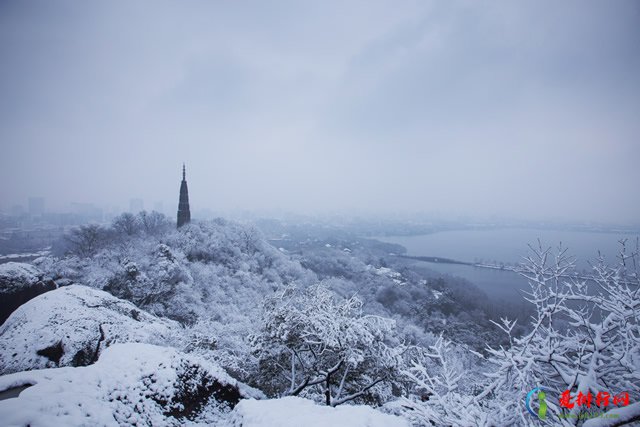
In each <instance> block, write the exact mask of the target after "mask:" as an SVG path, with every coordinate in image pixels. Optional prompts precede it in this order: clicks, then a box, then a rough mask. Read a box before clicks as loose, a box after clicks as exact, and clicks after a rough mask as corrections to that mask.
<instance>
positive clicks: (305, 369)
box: [253, 283, 403, 406]
mask: <svg viewBox="0 0 640 427" xmlns="http://www.w3.org/2000/svg"><path fill="white" fill-rule="evenodd" d="M394 326H395V325H394V322H393V321H392V320H390V319H385V318H382V317H379V316H371V315H363V313H362V301H360V300H359V299H358V298H357V297H355V296H353V297H351V298H346V299H342V298H339V297H337V296H336V295H335V294H334V293H333V292H331V291H330V290H329V289H327V288H326V287H325V286H324V285H323V284H322V283H321V284H318V285H314V286H311V287H309V288H307V289H304V290H301V289H299V288H295V287H288V288H286V289H285V290H284V291H282V292H280V293H279V294H278V295H277V296H275V297H273V298H270V299H269V300H268V301H267V302H266V304H265V313H264V323H263V327H262V331H261V333H260V334H259V335H256V336H255V337H253V346H254V351H255V353H256V355H257V356H258V358H259V360H260V367H261V372H260V375H261V377H262V378H265V379H270V384H269V386H270V390H269V391H270V392H271V393H272V394H289V395H298V394H304V395H307V396H310V397H316V398H320V396H322V400H323V401H324V402H325V403H326V404H327V405H331V406H337V405H340V404H342V403H345V402H348V401H352V400H354V399H357V398H366V397H368V398H369V399H374V400H375V399H376V395H377V398H378V400H380V394H384V393H390V391H389V390H388V389H384V388H383V383H384V382H385V381H387V382H388V381H391V380H392V379H393V378H394V372H395V369H396V368H397V366H398V363H399V361H400V357H399V356H400V353H401V352H402V351H403V350H402V346H391V345H389V344H390V343H389V338H390V337H391V336H392V333H393V330H394ZM386 385H387V387H388V386H389V384H386ZM374 389H375V390H374ZM374 391H375V393H374Z"/></svg>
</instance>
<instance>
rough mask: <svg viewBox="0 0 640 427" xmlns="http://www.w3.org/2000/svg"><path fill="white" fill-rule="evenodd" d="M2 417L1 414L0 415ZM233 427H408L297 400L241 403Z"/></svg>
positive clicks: (361, 410) (372, 413)
mask: <svg viewBox="0 0 640 427" xmlns="http://www.w3.org/2000/svg"><path fill="white" fill-rule="evenodd" d="M0 414H1V413H0ZM229 424H230V426H232V427H271V426H278V427H299V426H305V427H325V426H341V427H408V425H409V424H408V423H407V421H406V420H404V419H403V418H400V417H397V416H395V415H389V414H383V413H382V412H379V411H376V410H375V409H373V408H371V407H369V406H361V405H357V406H356V405H342V406H338V407H335V408H332V407H330V406H319V405H317V404H315V403H314V402H312V401H311V400H307V399H303V398H300V397H284V398H282V399H271V400H252V399H248V400H243V401H241V402H240V403H239V404H238V406H236V407H235V409H234V410H233V412H232V414H231V420H230V423H229Z"/></svg>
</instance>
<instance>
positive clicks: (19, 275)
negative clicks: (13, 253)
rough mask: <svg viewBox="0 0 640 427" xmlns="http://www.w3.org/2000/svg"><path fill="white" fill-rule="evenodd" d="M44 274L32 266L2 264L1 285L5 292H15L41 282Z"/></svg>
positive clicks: (0, 266) (13, 263)
mask: <svg viewBox="0 0 640 427" xmlns="http://www.w3.org/2000/svg"><path fill="white" fill-rule="evenodd" d="M41 276H42V273H41V272H40V270H38V269H37V268H36V267H34V266H33V265H31V264H24V263H21V262H8V263H6V264H0V283H1V284H2V290H3V291H4V292H15V291H17V290H19V289H20V288H22V287H23V286H31V285H33V284H34V283H37V282H39V281H40V277H41Z"/></svg>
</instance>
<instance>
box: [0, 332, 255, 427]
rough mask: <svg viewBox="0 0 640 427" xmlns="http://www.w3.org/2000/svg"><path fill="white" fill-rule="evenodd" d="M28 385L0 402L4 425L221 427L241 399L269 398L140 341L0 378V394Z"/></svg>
mask: <svg viewBox="0 0 640 427" xmlns="http://www.w3.org/2000/svg"><path fill="white" fill-rule="evenodd" d="M25 385H31V386H30V387H28V388H27V389H25V390H23V391H22V392H21V393H20V394H19V396H18V397H14V398H9V399H6V400H2V401H0V420H2V424H3V425H30V426H32V427H37V426H53V425H56V426H69V427H71V426H90V425H91V426H98V425H99V426H134V425H137V426H182V425H217V424H218V422H219V421H221V420H222V419H223V417H224V415H225V414H227V413H228V412H229V411H231V409H232V408H233V407H234V406H235V405H236V404H237V403H238V402H239V401H240V399H242V398H246V397H253V398H261V397H263V396H262V393H260V392H259V391H257V390H254V389H251V388H250V387H247V386H244V385H242V384H239V383H238V382H237V381H235V380H234V379H232V378H231V377H229V376H228V375H227V374H226V372H224V370H222V369H221V368H220V367H218V366H216V365H214V364H212V363H210V362H207V361H205V360H203V359H201V358H198V357H196V356H193V355H186V354H183V353H180V352H178V351H177V350H175V349H172V348H167V347H158V346H155V345H150V344H141V343H128V344H115V345H113V346H111V347H109V348H107V349H105V351H104V352H103V353H102V355H101V356H100V359H99V360H98V361H97V362H96V363H95V364H93V365H91V366H87V367H78V368H73V367H66V368H55V369H45V370H38V371H28V372H19V373H14V374H9V375H5V376H2V377H0V391H4V390H10V389H12V388H16V387H22V386H25Z"/></svg>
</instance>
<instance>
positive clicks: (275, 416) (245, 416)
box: [230, 397, 408, 427]
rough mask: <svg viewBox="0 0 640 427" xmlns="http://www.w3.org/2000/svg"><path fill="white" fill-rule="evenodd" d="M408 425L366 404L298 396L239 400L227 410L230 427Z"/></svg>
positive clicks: (371, 426)
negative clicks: (327, 403) (319, 402)
mask: <svg viewBox="0 0 640 427" xmlns="http://www.w3.org/2000/svg"><path fill="white" fill-rule="evenodd" d="M273 426H278V427H300V426H304V427H326V426H340V427H408V424H407V422H406V421H405V420H404V419H402V418H400V417H397V416H395V415H388V414H383V413H382V412H379V411H376V410H375V409H373V408H371V407H369V406H360V405H359V406H355V405H342V406H338V407H335V408H332V407H330V406H319V405H316V404H315V403H314V402H312V401H310V400H307V399H302V398H300V397H284V398H282V399H272V400H243V401H241V402H240V403H239V404H238V406H236V408H235V409H234V410H233V412H232V413H231V421H230V427H273Z"/></svg>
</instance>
